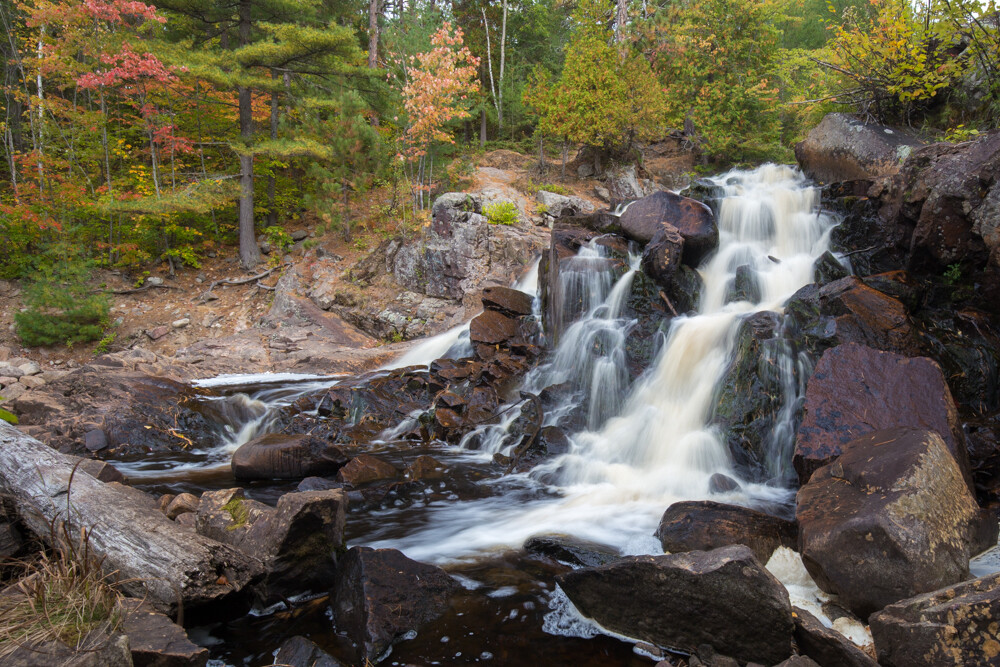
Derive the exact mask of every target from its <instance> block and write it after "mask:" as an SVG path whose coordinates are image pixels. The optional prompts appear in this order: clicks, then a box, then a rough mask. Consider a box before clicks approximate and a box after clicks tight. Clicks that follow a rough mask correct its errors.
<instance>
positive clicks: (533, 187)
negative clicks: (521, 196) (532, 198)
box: [524, 178, 569, 195]
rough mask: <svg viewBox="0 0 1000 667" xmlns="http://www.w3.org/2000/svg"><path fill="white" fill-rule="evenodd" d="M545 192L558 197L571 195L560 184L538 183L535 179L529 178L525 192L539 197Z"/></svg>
mask: <svg viewBox="0 0 1000 667" xmlns="http://www.w3.org/2000/svg"><path fill="white" fill-rule="evenodd" d="M543 190H544V191H545V192H551V193H552V194H556V195H568V194H569V190H567V189H566V187H565V186H563V185H559V184H558V183H536V182H535V181H534V180H533V179H531V178H528V182H527V183H525V185H524V191H525V192H527V193H528V194H531V195H537V194H538V193H539V192H541V191H543Z"/></svg>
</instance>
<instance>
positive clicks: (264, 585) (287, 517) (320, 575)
mask: <svg viewBox="0 0 1000 667" xmlns="http://www.w3.org/2000/svg"><path fill="white" fill-rule="evenodd" d="M346 521H347V495H346V494H345V493H344V490H343V489H330V490H327V491H302V492H296V493H286V494H285V495H283V496H281V497H280V498H279V499H278V504H277V506H276V507H270V506H268V505H265V504H264V503H261V502H258V501H256V500H251V499H249V498H247V497H246V495H245V494H244V492H243V490H242V489H223V490H219V491H206V492H205V493H203V494H202V496H201V502H199V503H198V511H197V513H196V516H195V528H196V530H197V531H198V532H199V533H201V534H202V535H205V536H206V537H211V538H212V539H215V540H218V541H219V542H222V543H224V544H229V545H232V546H234V547H236V548H237V549H239V550H240V551H242V552H244V553H247V554H250V555H252V556H254V557H255V558H258V559H260V561H261V562H262V563H263V564H264V569H265V571H266V573H267V574H266V576H265V579H264V581H263V582H261V584H260V585H259V592H260V595H261V597H263V598H264V599H273V598H275V597H276V596H277V597H280V596H287V595H291V594H293V593H301V592H303V591H308V590H313V591H317V590H324V589H326V588H329V586H330V584H331V583H333V579H334V573H335V571H336V565H337V562H336V557H337V554H338V553H339V552H341V551H342V550H343V548H344V526H345V524H346Z"/></svg>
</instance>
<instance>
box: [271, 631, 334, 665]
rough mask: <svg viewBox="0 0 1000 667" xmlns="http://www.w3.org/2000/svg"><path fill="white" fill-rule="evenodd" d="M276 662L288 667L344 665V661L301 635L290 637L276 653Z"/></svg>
mask: <svg viewBox="0 0 1000 667" xmlns="http://www.w3.org/2000/svg"><path fill="white" fill-rule="evenodd" d="M274 664H276V665H287V666H288V667H344V663H342V662H341V661H339V660H337V659H336V658H334V657H333V656H332V655H330V654H329V653H327V652H326V651H324V650H323V649H321V648H320V647H319V646H316V644H314V643H313V642H311V641H309V640H308V639H306V638H305V637H303V636H301V635H295V636H294V637H289V638H288V639H286V640H285V641H284V642H282V644H281V646H280V647H279V648H278V651H277V653H275V654H274Z"/></svg>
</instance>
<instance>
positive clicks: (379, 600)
mask: <svg viewBox="0 0 1000 667" xmlns="http://www.w3.org/2000/svg"><path fill="white" fill-rule="evenodd" d="M458 589H459V584H458V582H456V581H455V580H454V579H452V578H451V577H450V576H448V574H447V573H446V572H445V571H444V570H442V569H440V568H437V567H434V566H433V565H426V564H424V563H418V562H417V561H414V560H410V559H409V558H407V557H406V556H404V555H403V554H401V553H400V552H398V551H396V550H395V549H370V548H368V547H353V548H351V549H350V550H349V551H348V552H347V554H346V555H345V556H344V558H343V559H342V561H341V563H340V567H339V568H338V572H337V582H336V585H335V586H334V587H333V591H332V592H331V594H330V595H331V605H330V606H331V608H332V609H333V619H334V623H335V625H336V627H337V629H338V630H341V631H345V632H347V634H348V636H349V637H351V639H353V640H354V641H355V642H356V643H357V644H358V645H359V647H360V653H361V656H360V657H361V661H362V662H364V661H368V660H370V661H371V662H373V663H374V662H378V660H379V659H380V658H381V656H382V655H383V654H384V653H385V652H386V650H388V649H389V648H390V647H391V646H392V645H393V644H394V643H396V642H397V641H399V640H400V639H402V638H403V636H404V635H405V634H406V633H408V632H410V631H411V630H419V628H420V627H421V626H422V625H424V624H425V623H427V622H429V621H432V620H434V619H435V618H437V617H438V616H440V615H441V614H442V613H444V611H445V610H446V609H447V608H448V605H449V600H450V598H451V596H452V595H453V594H454V593H455V592H456V591H457V590H458Z"/></svg>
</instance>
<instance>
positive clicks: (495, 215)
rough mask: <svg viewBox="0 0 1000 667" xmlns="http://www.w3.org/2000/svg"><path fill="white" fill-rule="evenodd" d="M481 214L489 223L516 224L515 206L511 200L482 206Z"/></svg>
mask: <svg viewBox="0 0 1000 667" xmlns="http://www.w3.org/2000/svg"><path fill="white" fill-rule="evenodd" d="M483 215H485V216H486V220H487V221H488V222H489V223H490V224H491V225H514V224H517V218H518V214H517V206H515V205H514V203H513V202H509V201H501V202H496V203H494V204H486V205H485V206H483Z"/></svg>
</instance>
